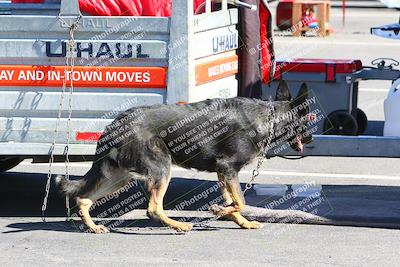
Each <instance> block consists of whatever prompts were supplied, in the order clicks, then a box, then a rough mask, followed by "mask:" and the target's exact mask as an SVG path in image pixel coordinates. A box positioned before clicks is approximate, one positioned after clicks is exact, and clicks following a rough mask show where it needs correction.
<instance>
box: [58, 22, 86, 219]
mask: <svg viewBox="0 0 400 267" xmlns="http://www.w3.org/2000/svg"><path fill="white" fill-rule="evenodd" d="M81 18H82V15H81V14H80V15H79V16H78V17H77V19H76V20H75V22H74V23H73V24H72V25H71V27H70V28H69V36H70V39H69V41H68V53H69V56H68V55H67V62H66V66H65V70H64V80H63V86H66V79H67V78H66V73H67V69H68V66H69V67H70V73H71V77H70V86H69V88H70V90H69V98H68V121H67V144H66V146H65V149H64V155H65V177H66V179H67V180H69V163H70V161H69V143H70V140H71V134H70V132H71V116H72V95H73V92H74V79H73V73H74V67H75V57H74V55H73V52H74V47H75V44H76V42H75V36H74V33H75V31H76V29H77V28H78V27H79V21H80V20H81ZM68 59H69V62H68ZM65 206H66V212H67V220H68V221H70V220H71V219H72V218H71V208H70V205H69V197H68V195H66V196H65Z"/></svg>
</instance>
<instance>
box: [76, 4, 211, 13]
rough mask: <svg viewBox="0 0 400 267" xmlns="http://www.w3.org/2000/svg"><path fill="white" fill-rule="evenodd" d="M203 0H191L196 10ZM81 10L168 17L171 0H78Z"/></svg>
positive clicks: (170, 9)
mask: <svg viewBox="0 0 400 267" xmlns="http://www.w3.org/2000/svg"><path fill="white" fill-rule="evenodd" d="M204 2H205V0H193V4H194V10H196V9H197V8H198V7H199V6H200V5H201V4H202V3H204ZM79 8H80V10H81V11H82V12H85V13H88V14H90V15H93V16H157V17H169V16H171V11H172V0H164V1H161V0H100V1H99V0H79Z"/></svg>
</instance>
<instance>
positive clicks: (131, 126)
mask: <svg viewBox="0 0 400 267" xmlns="http://www.w3.org/2000/svg"><path fill="white" fill-rule="evenodd" d="M307 97H308V89H307V86H306V85H305V84H303V85H302V86H301V88H300V91H299V94H298V96H297V97H296V98H295V99H294V100H292V97H291V95H290V91H289V88H288V86H287V84H286V82H284V81H281V83H280V84H279V86H278V89H277V93H276V97H275V101H262V100H258V99H250V98H242V97H236V98H231V99H208V100H205V101H201V102H197V103H192V104H187V105H155V106H143V107H135V108H131V109H129V110H127V111H125V112H122V113H120V114H119V115H118V116H117V117H116V119H115V120H114V121H113V122H112V123H111V124H110V125H108V126H107V127H106V128H105V131H104V133H103V134H102V136H101V137H100V139H99V141H98V143H97V151H96V155H95V160H94V162H93V165H92V167H91V169H90V170H89V171H88V172H87V173H86V175H85V176H84V177H83V179H80V180H71V181H69V180H67V179H66V178H65V177H63V176H58V177H56V184H57V187H58V189H59V190H60V191H61V192H62V193H63V194H66V195H68V196H70V197H72V198H75V199H76V202H77V205H78V208H79V210H80V211H79V214H80V216H81V217H82V221H83V222H84V224H86V226H87V227H88V228H89V230H90V231H91V232H94V233H106V232H108V231H109V230H108V229H107V228H106V227H105V226H103V225H96V224H95V223H94V222H93V220H92V219H91V217H90V214H89V209H90V207H91V205H92V204H93V203H94V202H95V201H96V200H98V199H100V198H102V197H104V196H106V195H108V194H110V193H113V192H115V191H117V190H118V189H120V188H121V187H123V186H124V185H126V184H127V183H129V182H130V181H131V180H132V179H146V187H147V190H148V191H149V194H150V196H149V203H148V209H147V215H148V216H149V217H150V218H153V219H155V220H158V221H161V222H162V223H164V224H166V225H168V226H169V227H172V228H173V229H176V230H177V231H190V230H191V229H192V226H193V225H192V224H191V223H187V222H178V221H175V220H173V219H171V218H169V217H167V215H166V214H165V213H164V210H163V198H164V195H165V192H166V191H167V187H168V184H169V182H170V179H171V164H175V165H178V166H181V167H184V168H187V169H196V170H198V171H206V172H216V173H217V176H218V180H219V182H220V184H221V191H222V195H223V198H224V206H218V208H214V209H213V212H214V214H216V215H218V216H224V217H226V218H228V219H230V220H232V221H234V222H235V223H236V224H238V225H239V226H240V227H242V228H246V229H257V228H261V227H262V224H261V223H259V222H257V221H248V220H247V219H246V218H244V217H243V216H242V215H241V214H240V211H241V210H242V209H243V207H244V205H245V200H244V196H243V192H242V190H241V187H240V183H239V180H238V172H239V171H240V170H241V169H242V168H243V167H244V166H245V165H247V164H249V163H250V162H252V160H253V159H255V158H256V157H257V156H258V155H259V154H260V153H262V152H263V151H264V150H265V149H267V148H266V145H267V143H270V142H277V141H278V140H280V139H282V138H283V137H284V139H285V141H287V142H289V144H290V147H291V148H292V149H294V150H296V151H301V150H302V144H303V143H308V142H310V141H311V136H310V135H309V134H308V132H307V119H304V118H306V117H307V115H308V112H309V110H308V107H306V108H300V109H299V108H297V109H296V108H295V107H296V106H303V107H304V104H305V103H306V99H307ZM293 111H295V112H293ZM266 140H269V141H268V142H266Z"/></svg>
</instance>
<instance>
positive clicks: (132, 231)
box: [2, 217, 233, 235]
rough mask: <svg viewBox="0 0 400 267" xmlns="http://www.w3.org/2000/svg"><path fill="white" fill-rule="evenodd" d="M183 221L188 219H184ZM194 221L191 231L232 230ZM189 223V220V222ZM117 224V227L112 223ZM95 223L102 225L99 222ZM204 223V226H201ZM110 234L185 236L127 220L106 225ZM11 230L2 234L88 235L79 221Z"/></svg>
mask: <svg viewBox="0 0 400 267" xmlns="http://www.w3.org/2000/svg"><path fill="white" fill-rule="evenodd" d="M174 219H175V220H179V219H183V217H175V218H174ZM185 219H188V218H187V217H185ZM190 219H193V220H194V219H195V220H196V221H197V222H198V223H195V224H194V227H193V229H192V231H218V230H222V229H233V227H232V228H230V227H223V226H218V227H213V226H209V225H207V222H208V220H209V219H210V218H201V219H199V218H190ZM189 221H190V220H189ZM115 222H118V225H117V226H113V223H115ZM96 223H99V224H102V223H101V221H97V222H96ZM202 223H204V224H202ZM105 225H106V226H108V227H109V229H110V232H111V233H119V234H128V235H176V234H185V233H183V232H177V231H175V230H173V229H171V228H169V227H167V226H165V225H163V224H162V223H159V222H155V221H153V220H150V219H136V220H135V219H127V220H119V221H118V220H114V221H111V222H109V223H107V224H105ZM6 227H7V228H12V230H8V231H4V232H2V234H12V233H20V232H30V231H54V232H69V233H88V231H87V228H86V227H85V226H84V225H83V223H82V221H81V220H75V219H74V220H70V221H47V222H23V223H12V224H9V225H7V226H6Z"/></svg>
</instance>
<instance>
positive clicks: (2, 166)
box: [0, 157, 23, 173]
mask: <svg viewBox="0 0 400 267" xmlns="http://www.w3.org/2000/svg"><path fill="white" fill-rule="evenodd" d="M22 160H23V158H20V157H4V158H3V157H0V173H2V172H5V171H8V170H9V169H12V168H14V167H15V166H17V165H18V164H20V162H21V161H22Z"/></svg>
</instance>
